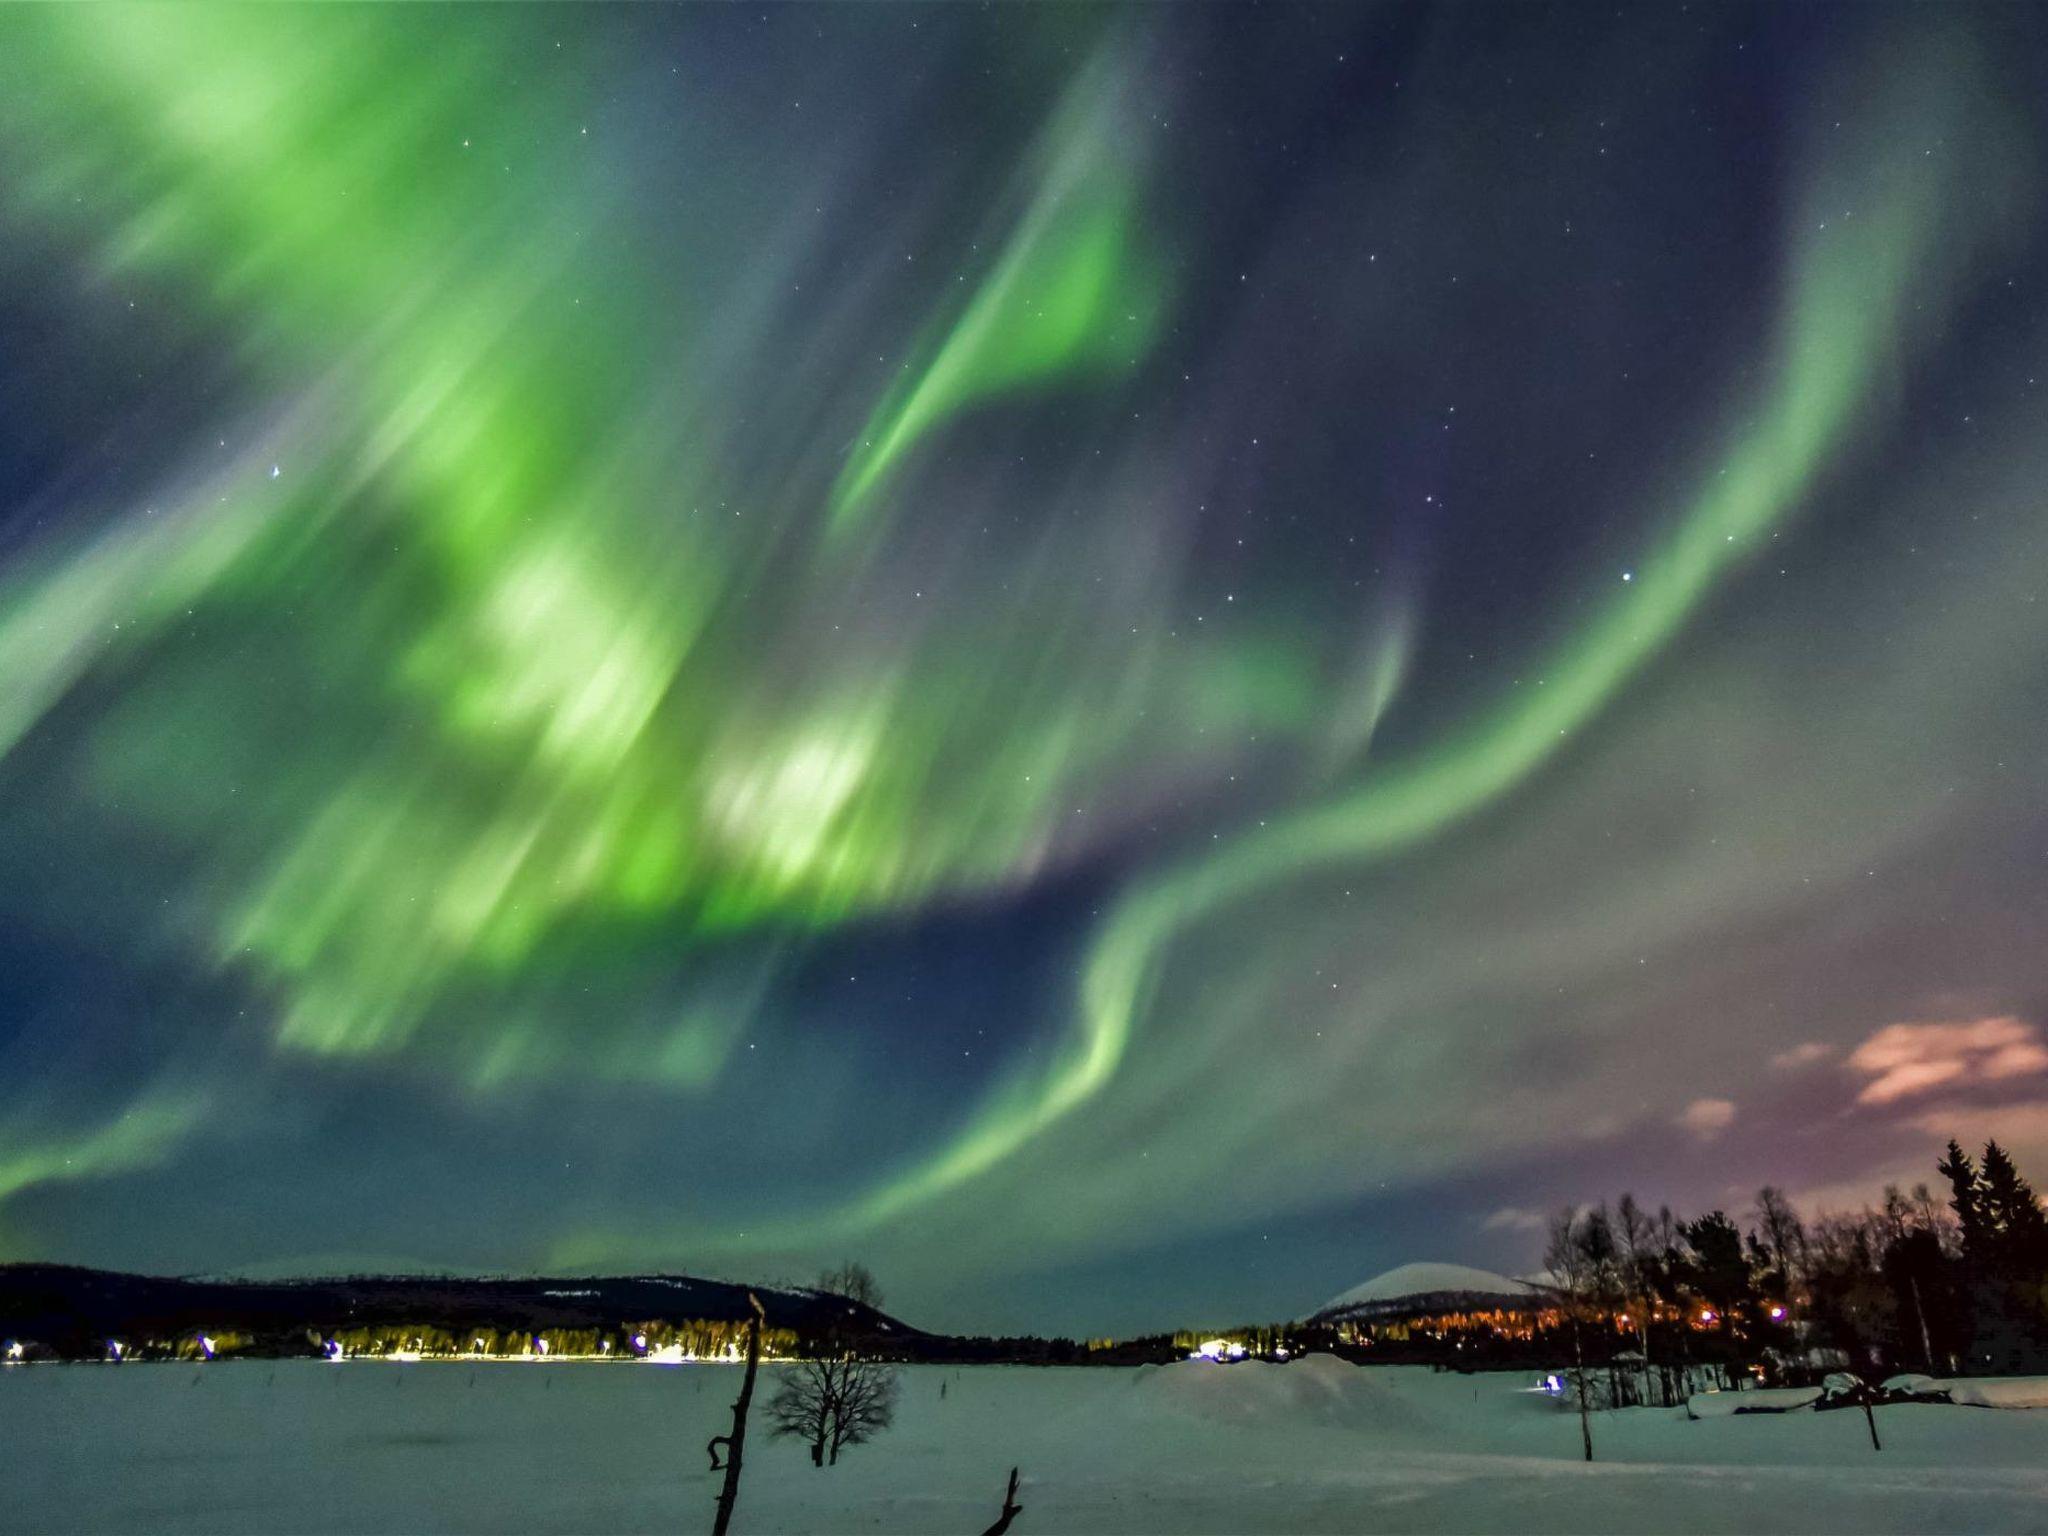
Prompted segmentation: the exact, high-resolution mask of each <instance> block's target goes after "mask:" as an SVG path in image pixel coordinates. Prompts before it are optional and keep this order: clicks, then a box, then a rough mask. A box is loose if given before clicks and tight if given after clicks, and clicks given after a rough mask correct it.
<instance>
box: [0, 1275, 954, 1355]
mask: <svg viewBox="0 0 2048 1536" xmlns="http://www.w3.org/2000/svg"><path fill="white" fill-rule="evenodd" d="M749 1290H751V1291H752V1292H753V1293H754V1294H755V1295H757V1296H759V1297H760V1298H761V1305H762V1308H763V1309H764V1310H765V1311H766V1313H767V1315H768V1326H769V1327H770V1328H779V1329H788V1330H790V1331H791V1332H793V1333H795V1334H797V1335H798V1337H799V1338H801V1339H811V1338H817V1337H820V1336H822V1335H824V1334H826V1333H835V1334H838V1335H841V1336H847V1335H851V1336H854V1337H859V1338H865V1339H873V1340H875V1341H876V1342H878V1343H883V1342H886V1343H888V1344H889V1345H891V1346H893V1347H895V1348H900V1349H902V1350H905V1351H907V1352H915V1350H916V1346H917V1341H919V1340H921V1339H923V1338H925V1337H927V1336H926V1335H924V1334H922V1333H921V1332H920V1331H919V1330H918V1329H915V1328H911V1327H909V1326H907V1325H906V1324H904V1323H901V1322H899V1321H897V1320H896V1319H895V1318H892V1317H890V1316H888V1315H887V1314H885V1313H882V1312H878V1311H876V1310H875V1309H874V1308H872V1307H867V1306H863V1305H861V1304H860V1303H859V1302H854V1301H848V1300H847V1299H846V1298H844V1297H842V1296H830V1295H826V1294H824V1293H823V1292H819V1291H814V1290H808V1289H790V1288H785V1287H774V1286H751V1287H750V1286H744V1285H735V1284H731V1283H729V1282H727V1281H723V1280H699V1279H696V1278H693V1277H691V1276H687V1275H617V1276H600V1277H580V1276H579V1277H576V1278H573V1279H552V1278H547V1277H536V1278H524V1279H466V1278H455V1277H448V1276H419V1275H371V1276H349V1277H343V1278H324V1279H309V1280H264V1281H252V1280H223V1279H203V1280H187V1279H171V1278H166V1277H163V1276H157V1275H130V1274H122V1273H118V1272H116V1271H111V1270H102V1269H84V1268H80V1267H78V1266H75V1265H69V1264H0V1334H4V1335H5V1336H6V1337H7V1338H10V1339H31V1340H35V1341H38V1342H39V1343H41V1344H42V1345H44V1346H46V1347H48V1348H50V1349H52V1350H54V1351H56V1352H57V1353H60V1354H73V1355H76V1354H89V1353H97V1351H98V1350H99V1349H100V1348H101V1347H103V1345H104V1342H105V1341H106V1340H108V1339H110V1338H115V1337H127V1338H135V1339H141V1338H159V1339H167V1338H176V1337H181V1336H183V1337H191V1336H193V1335H195V1334H197V1333H198V1332H200V1331H207V1332H213V1333H227V1332H235V1333H240V1334H246V1335H249V1336H251V1337H253V1338H256V1339H262V1340H271V1341H277V1342H279V1343H283V1342H286V1341H301V1342H302V1341H303V1339H304V1337H305V1335H306V1334H308V1333H309V1332H311V1333H316V1334H322V1335H328V1334H333V1333H337V1332H340V1331H342V1330H344V1329H355V1328H376V1327H384V1326H391V1327H404V1326H413V1327H437V1328H444V1329H447V1330H449V1331H450V1332H455V1333H460V1332H463V1331H467V1330H482V1329H495V1330H499V1331H503V1332H515V1331H516V1332H524V1333H533V1334H537V1333H541V1332H544V1331H547V1330H599V1331H602V1330H605V1329H617V1328H619V1327H621V1326H622V1325H639V1324H646V1323H671V1324H684V1323H743V1322H744V1321H745V1320H746V1318H747V1317H748V1316H749V1309H748V1306H747V1293H748V1291H749Z"/></svg>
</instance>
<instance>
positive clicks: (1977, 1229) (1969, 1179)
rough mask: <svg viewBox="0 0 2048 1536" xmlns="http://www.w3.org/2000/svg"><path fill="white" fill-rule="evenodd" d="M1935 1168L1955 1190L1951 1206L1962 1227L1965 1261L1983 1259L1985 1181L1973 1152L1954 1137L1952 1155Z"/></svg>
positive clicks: (1951, 1196)
mask: <svg viewBox="0 0 2048 1536" xmlns="http://www.w3.org/2000/svg"><path fill="white" fill-rule="evenodd" d="M1935 1171H1936V1172H1938V1173H1939V1174H1940V1175H1941V1176H1942V1177H1943V1178H1945V1179H1947V1180H1948V1187H1949V1189H1950V1191H1951V1194H1950V1197H1949V1202H1948V1208H1949V1209H1950V1210H1952V1211H1954V1212H1955V1213H1956V1223H1957V1225H1958V1226H1959V1227H1960V1228H1961V1229H1962V1235H1963V1259H1964V1261H1965V1262H1967V1263H1971V1264H1978V1263H1982V1262H1983V1260H1984V1258H1985V1251H1984V1181H1983V1180H1982V1179H1981V1178H1980V1177H1979V1176H1978V1173H1977V1165H1976V1164H1975V1163H1973V1162H1971V1161H1970V1154H1969V1153H1967V1152H1965V1151H1964V1150H1963V1149H1962V1148H1961V1147H1959V1146H1958V1145H1956V1143H1955V1142H1954V1141H1950V1142H1949V1144H1948V1156H1947V1157H1946V1158H1944V1159H1943V1160H1942V1161H1941V1162H1939V1163H1937V1164H1935Z"/></svg>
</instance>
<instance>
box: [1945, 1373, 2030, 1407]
mask: <svg viewBox="0 0 2048 1536" xmlns="http://www.w3.org/2000/svg"><path fill="white" fill-rule="evenodd" d="M1933 1386H1934V1389H1935V1390H1937V1391H1941V1392H1946V1393H1947V1394H1948V1400H1949V1401H1950V1402H1952V1403H1959V1404H1961V1405H1962V1406H1964V1407H1966V1408H2048V1376H1959V1377H1957V1378H1955V1379H1954V1380H1952V1381H1943V1382H1936V1383H1933Z"/></svg>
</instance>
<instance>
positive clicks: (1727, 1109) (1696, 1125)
mask: <svg viewBox="0 0 2048 1536" xmlns="http://www.w3.org/2000/svg"><path fill="white" fill-rule="evenodd" d="M1734 1122H1735V1101H1734V1100H1733V1099H1694V1100H1693V1101H1692V1102H1691V1103H1690V1104H1688V1105H1686V1106H1685V1110H1684V1112H1683V1113H1681V1114H1680V1115H1679V1117H1678V1123H1679V1124H1680V1125H1682V1126H1684V1127H1685V1128H1686V1129H1687V1130H1688V1131H1691V1132H1692V1133H1693V1134H1694V1135H1695V1136H1698V1137H1701V1138H1703V1139H1708V1140H1711V1139H1712V1138H1713V1137H1715V1136H1718V1135H1720V1134H1721V1133H1722V1132H1723V1131H1725V1130H1727V1129H1728V1127H1729V1126H1730V1125H1732V1124H1734Z"/></svg>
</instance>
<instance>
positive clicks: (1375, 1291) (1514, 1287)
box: [1318, 1264, 1531, 1315]
mask: <svg viewBox="0 0 2048 1536" xmlns="http://www.w3.org/2000/svg"><path fill="white" fill-rule="evenodd" d="M1530 1294H1531V1287H1530V1286H1529V1285H1528V1284H1527V1283H1526V1282H1524V1281H1521V1280H1510V1279H1509V1278H1508V1277H1507V1276H1506V1275H1496V1274H1494V1273H1493V1272H1492V1271H1491V1270H1486V1269H1474V1268H1472V1267H1471V1266H1470V1265H1467V1264H1403V1265H1401V1266H1400V1267H1399V1268H1397V1269H1390V1270H1388V1271H1387V1272H1386V1273H1385V1274H1383V1275H1375V1276H1373V1278H1372V1279H1370V1280H1368V1281H1366V1282H1365V1283H1364V1284H1363V1285H1354V1286H1353V1287H1352V1288H1351V1289H1350V1290H1348V1291H1346V1292H1344V1293H1343V1294H1342V1295H1341V1296H1333V1297H1331V1298H1330V1300H1329V1301H1327V1302H1325V1303H1324V1304H1323V1307H1322V1312H1323V1313H1329V1312H1345V1311H1349V1310H1350V1309H1352V1308H1354V1307H1361V1306H1372V1305H1378V1304H1383V1303H1386V1302H1391V1301H1406V1300H1407V1299H1408V1298H1409V1297H1411V1296H1439V1295H1453V1296H1503V1297H1523V1296H1528V1295H1530ZM1318 1315H1321V1314H1320V1313H1319V1314H1318Z"/></svg>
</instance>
